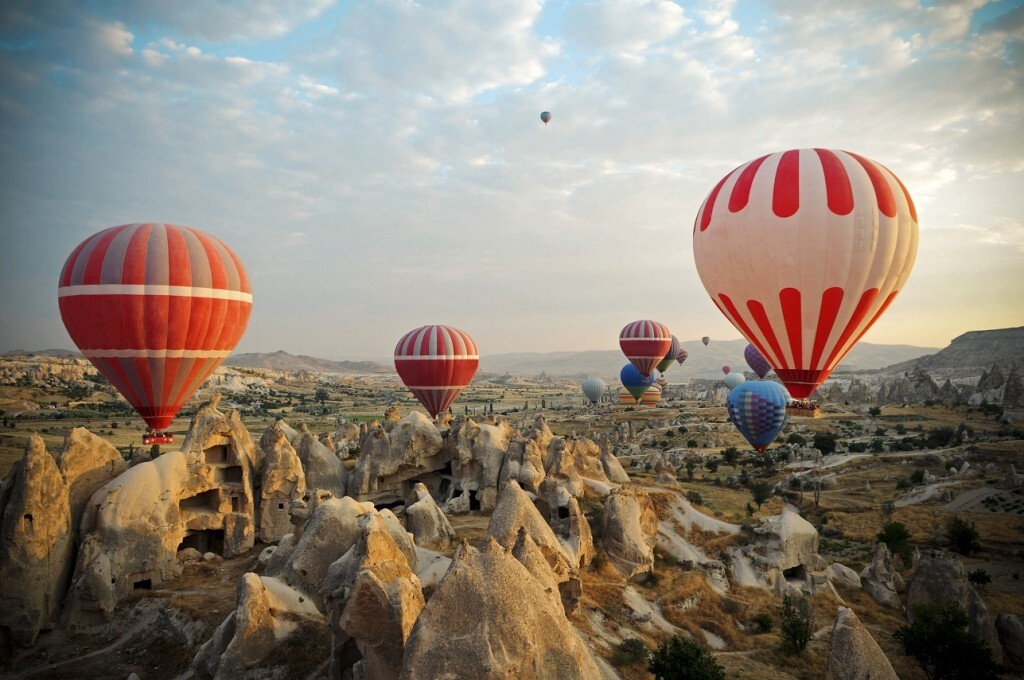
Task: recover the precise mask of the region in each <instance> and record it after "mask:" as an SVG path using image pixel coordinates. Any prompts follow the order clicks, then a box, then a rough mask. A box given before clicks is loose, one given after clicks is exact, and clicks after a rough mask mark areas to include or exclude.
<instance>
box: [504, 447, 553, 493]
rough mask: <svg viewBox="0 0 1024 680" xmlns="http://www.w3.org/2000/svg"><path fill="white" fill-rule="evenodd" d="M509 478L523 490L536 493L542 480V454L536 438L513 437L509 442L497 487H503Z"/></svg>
mask: <svg viewBox="0 0 1024 680" xmlns="http://www.w3.org/2000/svg"><path fill="white" fill-rule="evenodd" d="M510 479H512V480H515V481H516V482H517V483H518V484H519V486H520V487H522V489H523V490H525V491H528V492H530V493H532V494H536V493H538V491H539V489H540V485H541V483H542V482H543V481H544V455H543V452H542V451H541V449H540V446H539V445H538V444H537V442H536V440H534V439H527V438H525V437H514V438H513V439H512V440H511V441H510V442H509V445H508V451H507V452H506V453H505V460H504V462H503V464H502V466H501V475H500V477H499V480H498V487H499V488H500V489H504V488H505V484H506V483H507V482H508V480H510Z"/></svg>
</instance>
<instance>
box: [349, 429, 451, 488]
mask: <svg viewBox="0 0 1024 680" xmlns="http://www.w3.org/2000/svg"><path fill="white" fill-rule="evenodd" d="M441 444H442V439H441V433H440V432H439V431H438V429H437V427H436V426H435V425H434V423H433V422H431V420H430V419H429V418H428V417H427V416H425V415H423V414H422V413H420V412H419V411H413V412H411V413H410V414H409V415H407V416H405V417H404V418H402V419H401V420H399V421H398V423H396V424H395V426H394V428H393V429H392V430H391V432H390V433H388V432H387V431H385V430H384V429H383V428H380V427H377V428H373V429H369V430H368V431H367V433H366V434H365V436H363V438H362V440H361V443H360V450H359V460H358V461H356V465H355V467H354V468H352V471H351V475H350V477H349V495H351V496H353V497H354V498H356V499H357V500H360V501H373V502H374V503H390V502H394V501H401V500H404V497H405V491H407V489H405V490H403V483H404V482H406V481H407V480H411V479H414V478H417V477H419V476H421V475H423V474H424V473H426V472H432V471H436V470H440V469H441V468H443V467H444V466H445V463H446V462H447V461H446V460H445V459H444V458H443V456H442V455H440V454H441Z"/></svg>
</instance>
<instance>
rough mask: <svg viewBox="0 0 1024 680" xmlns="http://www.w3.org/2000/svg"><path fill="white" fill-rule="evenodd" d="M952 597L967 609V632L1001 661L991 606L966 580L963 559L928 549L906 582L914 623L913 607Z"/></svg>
mask: <svg viewBox="0 0 1024 680" xmlns="http://www.w3.org/2000/svg"><path fill="white" fill-rule="evenodd" d="M947 600H951V601H953V602H956V603H958V604H959V605H960V606H961V607H963V609H964V611H965V612H967V617H968V619H969V623H968V626H967V630H968V632H970V634H971V635H973V636H974V637H976V638H978V639H979V640H981V641H982V642H984V643H986V644H987V645H988V646H989V648H991V649H992V658H993V659H995V660H996V661H1001V660H1002V654H1001V648H1000V646H999V636H998V635H997V633H996V628H995V623H994V621H992V619H991V618H990V617H989V614H988V607H986V606H985V602H984V601H983V600H982V599H981V596H980V595H978V592H977V591H976V590H975V589H974V588H973V587H972V586H971V584H970V582H969V581H968V580H967V573H966V571H965V570H964V565H963V562H962V561H961V560H960V558H959V557H957V556H956V555H953V554H952V553H948V552H944V551H941V550H932V551H926V552H925V553H923V554H922V555H921V559H919V560H918V561H917V564H916V565H915V566H914V573H913V574H912V575H911V577H910V579H909V580H908V581H907V609H908V615H907V617H908V619H909V620H910V622H911V623H913V622H914V607H915V606H917V605H920V604H931V603H936V602H943V601H947Z"/></svg>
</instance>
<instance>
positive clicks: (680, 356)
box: [676, 347, 690, 365]
mask: <svg viewBox="0 0 1024 680" xmlns="http://www.w3.org/2000/svg"><path fill="white" fill-rule="evenodd" d="M688 356H690V353H689V352H687V351H686V350H685V349H683V348H682V347H680V348H679V351H678V352H676V361H678V362H679V364H680V365H682V363H683V362H684V361H686V358H687V357H688Z"/></svg>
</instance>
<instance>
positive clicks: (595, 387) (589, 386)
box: [583, 378, 608, 404]
mask: <svg viewBox="0 0 1024 680" xmlns="http://www.w3.org/2000/svg"><path fill="white" fill-rule="evenodd" d="M607 391H608V386H607V385H605V383H604V381H603V380H601V379H600V378H587V379H586V380H584V381H583V394H584V396H586V397H587V399H589V400H590V401H591V403H594V404H596V403H597V402H599V401H601V397H603V396H604V393H605V392H607Z"/></svg>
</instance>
